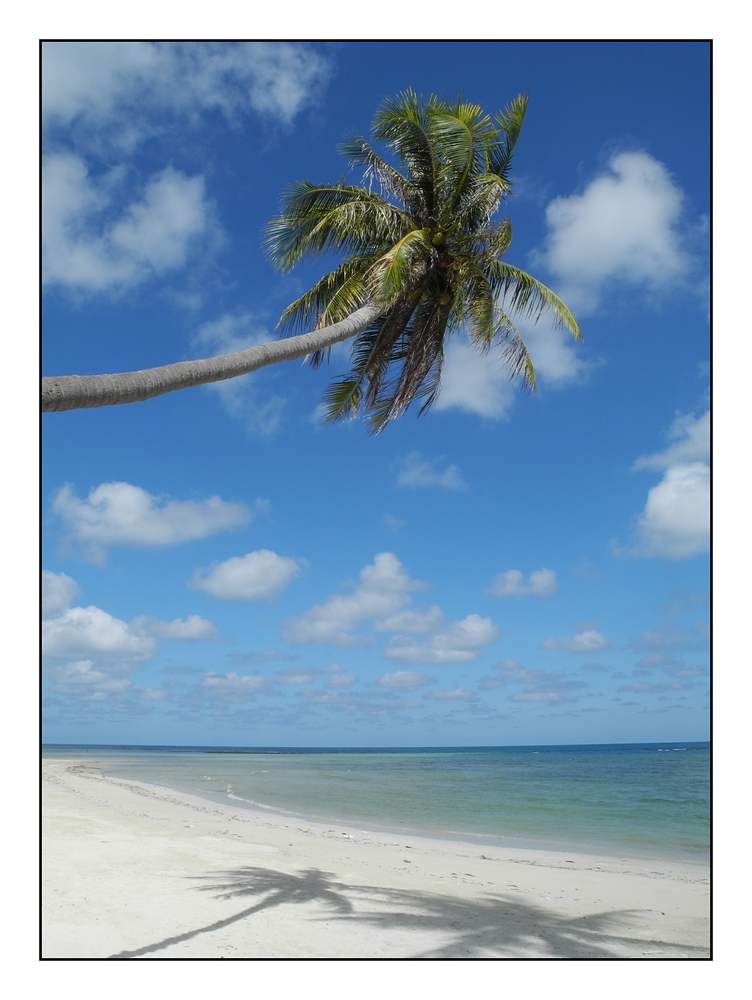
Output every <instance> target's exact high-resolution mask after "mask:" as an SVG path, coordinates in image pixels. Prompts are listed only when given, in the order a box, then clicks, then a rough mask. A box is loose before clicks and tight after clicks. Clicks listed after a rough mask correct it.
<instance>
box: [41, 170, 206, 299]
mask: <svg viewBox="0 0 752 1000" xmlns="http://www.w3.org/2000/svg"><path fill="white" fill-rule="evenodd" d="M122 179H123V178H122V173H121V172H120V171H118V170H117V169H114V170H113V171H111V172H110V173H107V174H105V175H103V176H99V177H97V178H95V177H93V176H92V175H91V173H90V171H89V169H88V168H87V166H86V164H85V162H84V161H83V160H82V159H81V158H80V157H79V156H76V155H74V154H73V153H56V154H53V155H50V156H48V157H47V158H46V159H45V162H44V165H43V168H42V232H43V239H42V274H43V280H44V282H45V283H47V284H51V285H53V284H57V285H65V286H68V287H71V288H77V289H80V290H83V291H88V292H102V291H105V290H109V289H113V288H121V289H122V288H128V287H132V286H134V285H137V284H139V283H140V282H142V281H145V280H146V279H147V278H151V277H156V276H159V275H163V274H165V273H166V272H168V271H174V270H176V269H178V268H181V267H182V266H183V265H184V264H185V262H186V259H187V257H188V254H189V252H190V250H191V249H192V247H193V246H194V245H195V244H196V241H197V240H198V239H199V238H200V237H203V236H207V235H209V234H210V230H212V229H213V228H214V226H215V223H214V219H213V212H212V207H211V205H210V204H209V202H208V201H207V199H206V195H205V190H204V180H203V178H202V177H188V176H187V175H186V174H184V173H182V172H181V171H179V170H174V169H173V168H172V167H167V168H166V169H165V170H163V171H161V172H160V173H158V174H155V175H154V176H152V177H150V178H149V180H148V181H147V182H146V184H145V185H144V186H143V188H142V189H141V191H140V192H138V193H136V194H135V195H134V197H133V198H132V199H131V200H130V201H127V203H123V201H122V199H123V198H124V197H127V196H126V195H125V194H124V191H123V189H122ZM113 211H114V213H115V217H114V218H113Z"/></svg>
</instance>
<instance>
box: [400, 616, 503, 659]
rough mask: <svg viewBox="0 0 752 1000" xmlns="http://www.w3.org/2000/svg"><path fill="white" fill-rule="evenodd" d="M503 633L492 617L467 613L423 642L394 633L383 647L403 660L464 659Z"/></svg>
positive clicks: (476, 655)
mask: <svg viewBox="0 0 752 1000" xmlns="http://www.w3.org/2000/svg"><path fill="white" fill-rule="evenodd" d="M500 634H501V633H500V632H499V629H498V628H497V627H496V626H495V625H494V623H493V622H492V621H491V619H490V618H481V617H480V615H468V616H467V618H465V619H463V620H462V621H459V622H453V623H452V624H451V625H450V626H449V627H448V628H446V629H443V630H441V631H440V632H434V633H433V635H430V636H428V638H427V639H425V640H424V641H423V642H416V641H415V640H414V639H410V638H409V637H408V636H404V635H398V636H395V637H394V638H393V639H392V640H391V641H390V642H389V643H388V644H387V646H386V648H385V649H384V655H385V656H387V657H389V659H392V660H402V662H404V663H463V662H467V661H468V660H475V659H477V657H478V655H479V653H480V650H481V647H483V646H485V645H487V644H488V643H490V642H494V641H495V640H496V639H498V638H499V636H500Z"/></svg>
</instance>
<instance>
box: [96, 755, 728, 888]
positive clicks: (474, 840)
mask: <svg viewBox="0 0 752 1000" xmlns="http://www.w3.org/2000/svg"><path fill="white" fill-rule="evenodd" d="M81 763H84V762H83V761H81ZM103 772H104V776H105V777H107V778H113V779H115V780H120V781H126V782H132V783H134V784H139V785H144V786H145V787H148V788H155V789H160V790H161V791H163V792H179V793H180V794H184V795H188V796H191V795H192V796H194V797H195V798H197V799H200V800H201V801H203V802H212V803H214V804H216V805H219V806H223V805H226V806H228V808H236V809H243V810H244V811H245V810H250V811H251V812H256V813H258V814H259V815H260V816H276V817H277V818H278V819H279V820H280V821H282V820H283V819H287V820H288V821H290V822H299V823H314V824H319V825H324V826H327V825H328V826H331V825H332V823H334V824H341V825H345V826H348V825H349V826H351V827H354V828H358V829H361V827H362V823H361V821H360V820H359V819H355V818H351V819H347V818H344V819H343V818H342V817H336V816H335V817H331V816H320V815H316V814H314V813H308V812H303V811H293V810H291V809H285V808H284V807H282V806H276V805H268V804H267V803H265V802H255V801H253V800H251V799H244V798H243V797H242V796H240V795H235V794H231V793H226V794H224V795H223V794H222V793H220V792H215V793H213V794H210V793H209V792H208V791H207V792H201V791H199V790H192V791H190V792H189V791H187V790H185V789H181V788H177V787H175V786H172V785H164V784H160V783H159V782H156V781H144V780H142V779H139V778H129V777H125V776H118V775H117V774H114V773H107V772H106V769H104V768H103ZM367 826H368V831H366V830H363V831H362V832H363V833H366V832H370V833H372V834H375V835H376V834H378V835H382V836H410V837H413V838H424V839H427V840H438V841H442V842H443V841H449V842H452V843H460V844H465V845H468V844H470V845H472V844H474V845H476V846H477V847H496V848H498V849H499V850H500V851H504V850H507V849H510V848H513V849H515V850H518V849H519V850H532V851H543V852H546V853H557V852H560V851H561V852H569V853H571V852H574V853H575V854H583V855H587V856H588V857H602V858H620V859H623V860H633V861H642V862H645V863H648V862H651V861H655V862H665V863H671V862H675V863H677V864H687V865H689V866H693V865H696V866H697V867H699V868H703V869H708V867H709V865H710V853H709V851H700V850H698V851H690V850H687V849H685V848H682V847H665V846H661V845H652V844H639V845H631V844H626V843H617V842H613V843H606V842H596V843H589V842H586V841H575V840H546V839H545V838H544V837H543V836H540V837H535V836H530V837H524V836H512V835H510V836H505V835H503V834H491V833H469V832H467V831H462V830H426V829H423V828H421V827H417V826H411V825H408V824H407V823H400V825H399V826H390V825H389V823H388V822H386V821H384V822H368V823H367Z"/></svg>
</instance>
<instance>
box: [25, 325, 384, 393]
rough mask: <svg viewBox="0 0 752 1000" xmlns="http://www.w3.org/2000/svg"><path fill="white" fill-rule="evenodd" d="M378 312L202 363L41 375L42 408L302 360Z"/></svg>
mask: <svg viewBox="0 0 752 1000" xmlns="http://www.w3.org/2000/svg"><path fill="white" fill-rule="evenodd" d="M382 311H383V310H382V309H380V308H379V307H378V306H374V305H365V306H362V307H361V308H360V309H357V310H356V311H355V312H354V313H352V315H350V316H348V317H347V318H346V319H343V320H341V321H340V322H339V323H334V324H332V326H325V327H323V328H322V329H321V330H315V331H314V332H313V333H303V334H300V335H299V336H297V337H288V338H286V339H284V340H273V341H270V342H269V343H268V344H259V345H257V346H256V347H249V348H248V349H247V350H245V351H239V352H238V353H237V354H221V355H218V356H217V357H215V358H204V359H202V360H200V361H178V362H176V363H175V364H172V365H162V366H161V367H160V368H146V369H144V370H143V371H138V372H121V373H119V374H117V375H60V376H53V377H51V378H43V379H42V412H43V413H51V412H53V411H56V410H77V409H82V408H83V407H87V406H116V405H118V404H119V403H136V402H139V401H140V400H143V399H151V397H152V396H161V395H162V394H163V393H165V392H174V391H175V390H176V389H187V388H189V386H192V385H204V384H205V383H207V382H221V381H222V380H223V379H228V378H236V377H237V376H238V375H246V374H247V373H248V372H253V371H256V369H257V368H265V367H266V365H273V364H276V363H277V362H278V361H292V360H293V359H295V358H304V357H305V356H306V355H307V354H313V352H314V351H320V350H324V349H326V348H327V347H331V346H332V344H337V343H339V342H340V341H342V340H348V339H349V338H350V337H355V336H357V334H359V333H360V332H361V331H362V330H365V329H366V327H367V326H368V325H369V324H370V323H372V322H373V321H374V320H375V319H376V318H377V317H378V316H380V315H381V313H382Z"/></svg>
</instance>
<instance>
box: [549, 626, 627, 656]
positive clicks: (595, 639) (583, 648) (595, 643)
mask: <svg viewBox="0 0 752 1000" xmlns="http://www.w3.org/2000/svg"><path fill="white" fill-rule="evenodd" d="M541 646H542V648H543V649H558V650H564V651H565V652H567V653H597V652H599V651H600V650H603V649H609V648H610V644H609V641H608V637H607V636H605V635H603V633H602V632H596V631H595V629H586V630H585V631H584V632H578V633H577V635H562V636H559V638H558V639H544V640H543V642H542V643H541Z"/></svg>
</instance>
